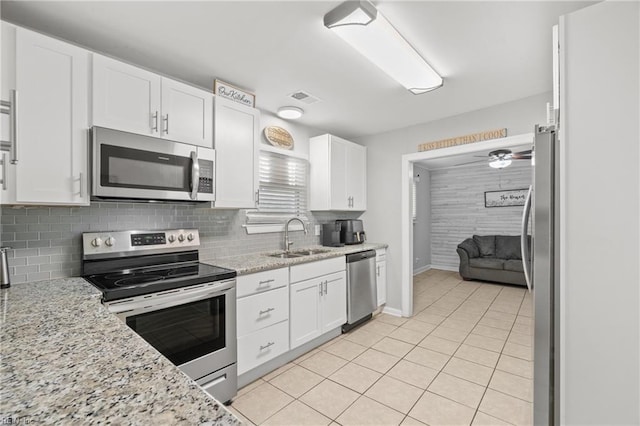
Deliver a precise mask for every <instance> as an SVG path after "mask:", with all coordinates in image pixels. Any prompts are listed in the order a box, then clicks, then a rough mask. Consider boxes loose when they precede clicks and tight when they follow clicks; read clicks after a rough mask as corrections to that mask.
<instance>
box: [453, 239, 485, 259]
mask: <svg viewBox="0 0 640 426" xmlns="http://www.w3.org/2000/svg"><path fill="white" fill-rule="evenodd" d="M458 247H460V248H461V249H463V250H464V251H466V252H467V254H468V255H469V258H474V257H480V250H479V249H478V245H477V244H476V243H475V242H474V241H473V240H472V239H471V238H467V239H466V240H464V241H463V242H461V243H460V244H458Z"/></svg>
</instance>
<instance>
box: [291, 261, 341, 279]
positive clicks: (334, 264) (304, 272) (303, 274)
mask: <svg viewBox="0 0 640 426" xmlns="http://www.w3.org/2000/svg"><path fill="white" fill-rule="evenodd" d="M345 269H346V261H345V257H344V256H340V257H334V258H331V259H325V260H319V261H317V262H310V263H303V264H302V265H293V266H291V282H292V283H295V282H299V281H304V280H308V279H311V278H315V277H320V276H322V275H327V274H332V273H334V272H340V271H344V270H345Z"/></svg>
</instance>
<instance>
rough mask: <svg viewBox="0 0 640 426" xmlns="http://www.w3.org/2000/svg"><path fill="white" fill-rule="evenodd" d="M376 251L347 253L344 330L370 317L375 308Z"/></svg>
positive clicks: (376, 297)
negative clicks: (345, 318)
mask: <svg viewBox="0 0 640 426" xmlns="http://www.w3.org/2000/svg"><path fill="white" fill-rule="evenodd" d="M377 300H378V295H377V292H376V251H375V250H367V251H361V252H358V253H354V254H348V255H347V323H346V324H345V325H343V326H342V331H343V332H346V331H349V330H351V329H352V328H354V327H356V326H358V325H360V324H361V323H363V322H365V321H367V320H369V319H370V318H371V314H372V312H373V311H374V310H375V309H376V307H377V306H376V304H377Z"/></svg>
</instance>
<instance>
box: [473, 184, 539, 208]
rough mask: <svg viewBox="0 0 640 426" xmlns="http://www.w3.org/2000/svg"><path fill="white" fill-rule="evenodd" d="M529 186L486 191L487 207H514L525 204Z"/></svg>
mask: <svg viewBox="0 0 640 426" xmlns="http://www.w3.org/2000/svg"><path fill="white" fill-rule="evenodd" d="M527 192H529V188H524V189H509V190H506V191H486V192H485V193H484V206H485V207H513V206H524V203H525V201H526V200H527Z"/></svg>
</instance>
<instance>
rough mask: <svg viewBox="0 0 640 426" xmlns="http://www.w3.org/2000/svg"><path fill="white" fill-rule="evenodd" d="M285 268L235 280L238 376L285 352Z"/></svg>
mask: <svg viewBox="0 0 640 426" xmlns="http://www.w3.org/2000/svg"><path fill="white" fill-rule="evenodd" d="M287 284H289V268H280V269H273V270H270V271H264V272H257V273H255V274H248V275H241V276H239V277H238V278H237V280H236V294H237V297H238V300H237V303H236V323H237V330H238V331H237V333H238V374H243V373H245V372H247V371H249V370H251V369H252V368H255V367H257V366H259V365H260V364H262V363H264V362H267V361H269V360H271V359H273V358H275V357H277V356H278V355H281V354H283V353H285V352H287V351H288V350H289V321H288V319H289V288H288V287H287Z"/></svg>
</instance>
